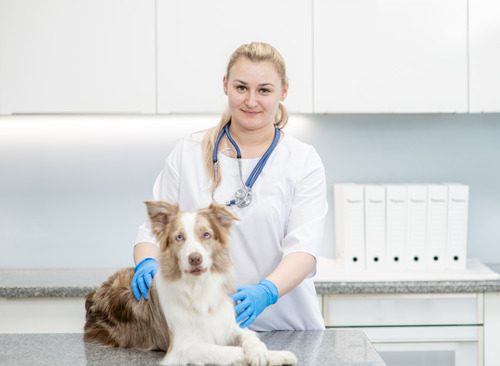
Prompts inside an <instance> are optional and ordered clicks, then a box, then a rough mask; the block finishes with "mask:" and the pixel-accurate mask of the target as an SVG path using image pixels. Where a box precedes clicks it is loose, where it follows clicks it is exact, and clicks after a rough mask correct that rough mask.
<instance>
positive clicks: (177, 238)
mask: <svg viewBox="0 0 500 366" xmlns="http://www.w3.org/2000/svg"><path fill="white" fill-rule="evenodd" d="M175 240H177V241H183V240H184V235H182V234H177V235H176V236H175Z"/></svg>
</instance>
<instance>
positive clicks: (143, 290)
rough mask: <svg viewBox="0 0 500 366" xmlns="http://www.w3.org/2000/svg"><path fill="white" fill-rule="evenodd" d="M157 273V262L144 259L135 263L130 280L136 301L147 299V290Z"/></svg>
mask: <svg viewBox="0 0 500 366" xmlns="http://www.w3.org/2000/svg"><path fill="white" fill-rule="evenodd" d="M157 271H158V261H157V260H156V259H154V258H151V257H148V258H144V259H143V260H142V261H140V262H139V263H137V265H136V266H135V268H134V277H133V278H132V282H131V284H130V285H131V287H132V292H133V293H134V296H135V298H136V299H137V301H140V300H141V296H142V297H144V299H146V300H147V299H148V292H149V288H150V287H151V283H152V282H153V277H154V276H155V274H156V272H157Z"/></svg>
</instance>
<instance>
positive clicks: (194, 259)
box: [188, 253, 203, 266]
mask: <svg viewBox="0 0 500 366" xmlns="http://www.w3.org/2000/svg"><path fill="white" fill-rule="evenodd" d="M188 260H189V264H190V265H192V266H199V265H200V264H201V262H202V261H203V258H202V256H201V254H200V253H191V254H190V255H189V257H188Z"/></svg>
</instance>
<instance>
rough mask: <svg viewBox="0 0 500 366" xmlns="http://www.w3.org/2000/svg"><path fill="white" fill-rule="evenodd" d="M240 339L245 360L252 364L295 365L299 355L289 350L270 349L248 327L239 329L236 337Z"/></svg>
mask: <svg viewBox="0 0 500 366" xmlns="http://www.w3.org/2000/svg"><path fill="white" fill-rule="evenodd" d="M238 338H239V340H240V342H241V347H242V348H243V352H245V360H246V361H247V362H248V363H249V364H250V365H251V366H266V365H268V366H273V365H295V364H297V357H296V356H295V355H294V354H293V353H292V352H288V351H269V350H268V349H267V347H266V345H265V344H264V342H262V341H261V340H260V339H259V337H257V335H256V334H255V333H254V332H252V331H251V330H248V329H239V335H238V336H236V339H238Z"/></svg>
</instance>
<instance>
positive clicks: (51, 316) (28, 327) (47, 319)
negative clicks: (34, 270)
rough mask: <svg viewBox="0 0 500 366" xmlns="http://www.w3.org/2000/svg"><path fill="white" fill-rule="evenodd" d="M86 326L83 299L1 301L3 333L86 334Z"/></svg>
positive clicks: (0, 329)
mask: <svg viewBox="0 0 500 366" xmlns="http://www.w3.org/2000/svg"><path fill="white" fill-rule="evenodd" d="M84 324H85V299H84V298H83V297H82V298H76V297H75V298H73V297H56V298H53V297H47V298H46V297H40V298H27V299H24V298H22V299H6V298H0V333H82V332H83V325H84ZM0 363H1V362H0Z"/></svg>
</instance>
